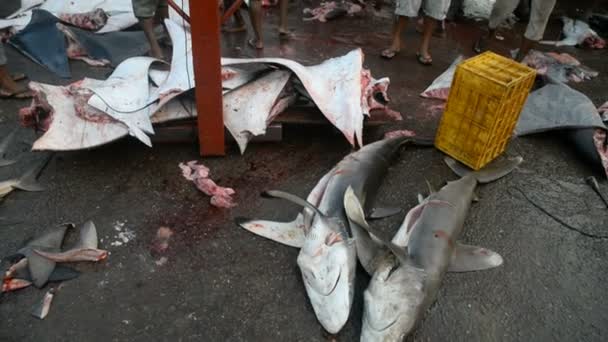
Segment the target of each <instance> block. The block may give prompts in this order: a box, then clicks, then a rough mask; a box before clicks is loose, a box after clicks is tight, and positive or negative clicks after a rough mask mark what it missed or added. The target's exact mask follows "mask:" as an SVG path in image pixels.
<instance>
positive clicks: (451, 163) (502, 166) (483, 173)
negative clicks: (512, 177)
mask: <svg viewBox="0 0 608 342" xmlns="http://www.w3.org/2000/svg"><path fill="white" fill-rule="evenodd" d="M523 160H524V159H523V158H522V157H520V156H518V157H514V158H500V159H497V160H494V161H493V162H491V163H490V164H488V165H486V166H485V167H483V168H482V169H481V170H479V171H472V170H471V169H469V168H468V167H466V166H464V165H463V164H461V163H459V162H457V161H456V160H454V159H452V158H450V157H446V158H445V163H446V164H447V165H448V167H449V168H450V169H452V171H454V173H455V174H457V175H458V176H460V177H464V176H467V175H469V174H472V175H473V177H475V179H477V181H478V182H479V183H482V184H484V183H490V182H493V181H495V180H498V179H500V178H502V177H504V176H506V175H508V174H509V173H511V171H513V170H514V169H515V168H516V167H517V166H518V165H519V164H521V163H522V162H523Z"/></svg>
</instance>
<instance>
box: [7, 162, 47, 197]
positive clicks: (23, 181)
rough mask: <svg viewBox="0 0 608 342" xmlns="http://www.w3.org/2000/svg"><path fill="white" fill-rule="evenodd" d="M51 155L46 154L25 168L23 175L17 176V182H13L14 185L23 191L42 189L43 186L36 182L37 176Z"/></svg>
mask: <svg viewBox="0 0 608 342" xmlns="http://www.w3.org/2000/svg"><path fill="white" fill-rule="evenodd" d="M51 156H52V155H48V156H46V157H45V158H44V159H43V160H42V161H41V162H40V163H39V164H36V165H34V166H32V167H31V168H30V169H29V170H27V171H26V172H25V173H24V174H23V176H21V178H19V182H18V183H17V184H15V185H14V187H15V188H17V189H20V190H23V191H44V187H43V186H42V185H41V184H40V183H38V181H37V178H38V175H39V174H40V172H41V171H42V169H44V167H45V166H46V165H47V164H48V162H49V161H50V160H51Z"/></svg>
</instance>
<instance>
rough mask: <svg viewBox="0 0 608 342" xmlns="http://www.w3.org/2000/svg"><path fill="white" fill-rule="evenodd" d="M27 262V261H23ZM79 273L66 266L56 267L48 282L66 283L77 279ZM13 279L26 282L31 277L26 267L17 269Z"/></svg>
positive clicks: (30, 279)
mask: <svg viewBox="0 0 608 342" xmlns="http://www.w3.org/2000/svg"><path fill="white" fill-rule="evenodd" d="M24 260H27V259H24ZM79 275H80V272H79V271H77V270H75V269H73V268H70V267H66V266H56V267H55V269H54V270H53V272H52V273H51V275H50V276H49V282H57V281H66V280H71V279H74V278H77V277H78V276H79ZM13 277H14V278H19V279H23V280H27V281H30V282H31V281H32V275H31V274H30V271H29V269H28V267H27V265H26V267H23V268H19V269H18V270H16V272H15V273H14V274H13Z"/></svg>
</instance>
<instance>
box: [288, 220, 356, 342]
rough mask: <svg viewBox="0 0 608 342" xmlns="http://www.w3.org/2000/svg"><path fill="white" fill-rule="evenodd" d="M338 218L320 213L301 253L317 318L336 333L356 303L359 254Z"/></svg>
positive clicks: (300, 256) (299, 256) (300, 262)
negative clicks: (355, 290)
mask: <svg viewBox="0 0 608 342" xmlns="http://www.w3.org/2000/svg"><path fill="white" fill-rule="evenodd" d="M338 228H341V229H343V226H342V224H341V222H340V221H339V220H337V219H332V218H325V217H319V216H316V217H315V219H314V220H313V224H312V226H311V229H310V231H309V232H308V234H307V238H306V240H305V242H304V245H303V246H302V249H301V250H300V254H299V255H298V266H299V267H300V271H301V272H302V278H303V280H304V286H305V288H306V293H307V294H308V298H309V299H310V302H311V304H312V307H313V309H314V311H315V314H316V316H317V319H318V320H319V322H320V323H321V325H323V327H324V328H325V330H327V331H328V332H329V333H332V334H335V333H337V332H338V331H340V329H342V327H343V326H344V324H345V323H346V321H347V320H348V316H349V313H350V308H351V306H352V302H353V293H354V280H355V269H356V260H357V254H356V250H355V244H354V243H353V240H352V239H348V238H347V237H346V236H344V235H343V234H342V233H339V230H336V229H338Z"/></svg>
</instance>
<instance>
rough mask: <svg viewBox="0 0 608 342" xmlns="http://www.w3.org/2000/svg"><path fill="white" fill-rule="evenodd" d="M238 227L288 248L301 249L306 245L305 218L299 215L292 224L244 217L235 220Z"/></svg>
mask: <svg viewBox="0 0 608 342" xmlns="http://www.w3.org/2000/svg"><path fill="white" fill-rule="evenodd" d="M235 222H236V224H237V225H239V226H241V227H242V228H244V229H246V230H248V231H250V232H252V233H254V234H256V235H259V236H263V237H265V238H267V239H270V240H273V241H276V242H279V243H282V244H284V245H287V246H291V247H296V248H301V247H302V245H303V244H304V217H303V215H302V214H298V217H296V219H295V220H293V221H291V222H275V221H264V220H249V219H246V218H243V217H237V218H236V219H235Z"/></svg>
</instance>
